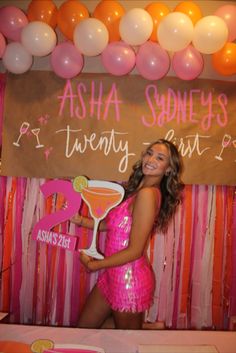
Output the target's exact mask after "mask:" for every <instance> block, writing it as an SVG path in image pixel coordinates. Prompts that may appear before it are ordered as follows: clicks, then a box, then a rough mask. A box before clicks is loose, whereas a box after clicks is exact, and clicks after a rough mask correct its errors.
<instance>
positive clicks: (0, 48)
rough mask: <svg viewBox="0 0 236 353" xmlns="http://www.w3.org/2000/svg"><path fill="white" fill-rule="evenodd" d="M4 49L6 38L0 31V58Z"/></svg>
mask: <svg viewBox="0 0 236 353" xmlns="http://www.w3.org/2000/svg"><path fill="white" fill-rule="evenodd" d="M5 49H6V40H5V38H4V36H3V35H2V33H0V58H2V57H3V54H4V51H5Z"/></svg>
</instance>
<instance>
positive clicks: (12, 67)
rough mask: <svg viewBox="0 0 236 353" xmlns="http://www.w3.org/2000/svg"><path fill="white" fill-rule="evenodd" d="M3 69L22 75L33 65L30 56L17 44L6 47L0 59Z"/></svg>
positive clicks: (13, 43)
mask: <svg viewBox="0 0 236 353" xmlns="http://www.w3.org/2000/svg"><path fill="white" fill-rule="evenodd" d="M2 61H3V65H4V67H5V68H6V69H7V70H8V71H10V72H12V73H13V74H23V73H24V72H26V71H28V70H29V69H30V67H31V65H32V63H33V57H32V55H31V54H30V53H29V52H28V51H27V50H26V49H25V48H24V47H23V45H22V44H21V43H19V42H12V43H10V44H8V45H7V46H6V49H5V51H4V54H3V57H2Z"/></svg>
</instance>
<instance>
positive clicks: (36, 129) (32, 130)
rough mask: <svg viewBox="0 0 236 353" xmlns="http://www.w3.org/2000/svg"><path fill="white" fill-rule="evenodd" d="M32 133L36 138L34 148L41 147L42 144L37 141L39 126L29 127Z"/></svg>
mask: <svg viewBox="0 0 236 353" xmlns="http://www.w3.org/2000/svg"><path fill="white" fill-rule="evenodd" d="M31 132H32V134H34V136H35V137H36V140H37V145H36V146H35V148H42V147H44V145H42V144H41V143H40V141H39V132H40V128H39V127H38V128H35V129H31Z"/></svg>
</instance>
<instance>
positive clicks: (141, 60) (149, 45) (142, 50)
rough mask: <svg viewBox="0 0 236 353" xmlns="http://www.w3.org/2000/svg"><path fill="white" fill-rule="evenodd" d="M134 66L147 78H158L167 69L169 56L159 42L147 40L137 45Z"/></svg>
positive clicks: (163, 74) (165, 72)
mask: <svg viewBox="0 0 236 353" xmlns="http://www.w3.org/2000/svg"><path fill="white" fill-rule="evenodd" d="M136 68H137V70H138V72H139V73H140V75H141V76H142V77H144V78H146V79H147V80H159V79H161V78H162V77H164V76H165V75H166V74H167V72H168V71H169V68H170V57H169V55H168V53H167V51H166V50H165V49H163V48H162V47H161V46H160V45H159V44H157V43H155V42H151V41H148V42H146V43H144V44H142V45H141V46H140V47H139V50H138V53H137V55H136Z"/></svg>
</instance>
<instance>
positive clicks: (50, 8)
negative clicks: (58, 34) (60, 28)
mask: <svg viewBox="0 0 236 353" xmlns="http://www.w3.org/2000/svg"><path fill="white" fill-rule="evenodd" d="M27 17H28V20H29V22H32V21H41V22H45V23H47V24H48V25H49V26H51V27H52V28H53V29H55V28H56V26H57V7H56V5H55V4H54V3H53V1H52V0H32V1H31V3H30V4H29V6H28V9H27Z"/></svg>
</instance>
